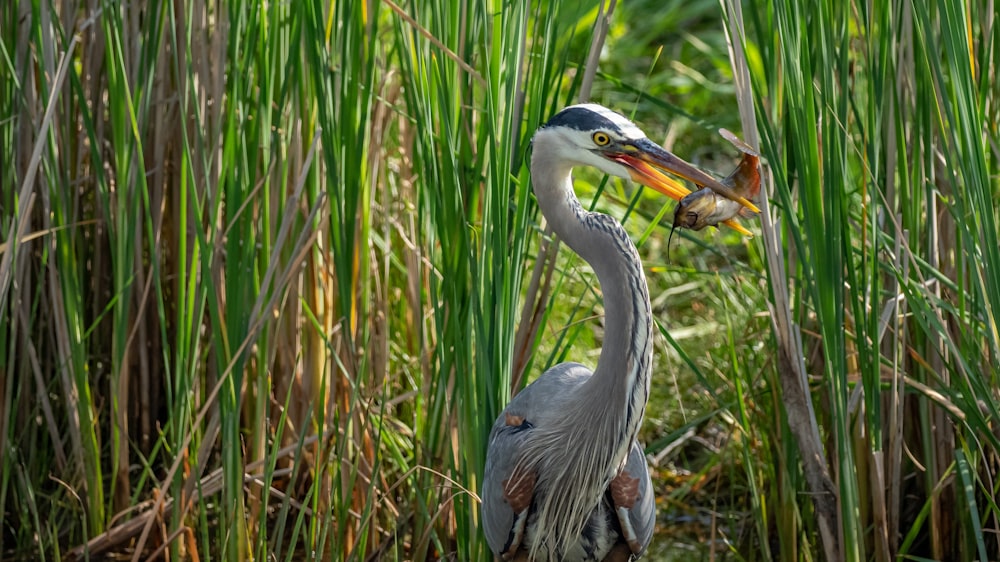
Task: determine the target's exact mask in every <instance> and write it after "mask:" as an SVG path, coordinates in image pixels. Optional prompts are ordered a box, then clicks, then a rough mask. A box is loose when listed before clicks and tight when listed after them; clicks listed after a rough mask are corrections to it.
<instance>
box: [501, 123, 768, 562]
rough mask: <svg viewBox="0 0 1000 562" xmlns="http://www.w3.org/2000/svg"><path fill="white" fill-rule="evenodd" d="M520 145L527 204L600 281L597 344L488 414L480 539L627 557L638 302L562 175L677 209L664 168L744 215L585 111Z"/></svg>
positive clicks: (526, 554) (570, 556) (637, 518)
mask: <svg viewBox="0 0 1000 562" xmlns="http://www.w3.org/2000/svg"><path fill="white" fill-rule="evenodd" d="M532 143H533V152H532V156H531V181H532V184H533V186H534V190H535V196H536V197H537V199H538V206H539V208H541V210H542V214H543V215H545V218H546V220H547V221H548V223H549V224H550V225H551V226H552V230H553V231H555V233H556V234H557V235H558V236H559V238H561V239H562V240H563V241H564V242H565V243H566V244H567V245H569V247H570V248H571V249H572V250H573V251H575V252H576V253H577V254H579V255H580V257H582V258H583V259H584V260H586V261H587V263H588V264H590V266H591V268H593V270H594V272H595V273H596V274H597V279H598V281H599V282H600V284H601V290H602V292H603V294H604V310H605V322H604V345H603V347H602V348H601V355H600V358H599V359H598V362H597V367H596V368H595V369H594V371H593V373H592V372H591V371H590V370H589V369H587V368H586V367H584V366H583V365H580V364H579V363H562V364H559V365H556V366H555V367H552V368H551V369H549V370H547V371H545V372H544V373H543V374H542V375H541V376H540V377H538V379H537V380H535V381H534V382H533V383H532V384H530V385H529V386H528V387H527V388H525V389H524V390H522V391H521V392H520V393H518V394H517V396H515V397H514V399H513V400H511V402H510V404H508V405H507V407H506V408H505V409H504V411H503V412H501V413H500V416H499V417H498V418H497V421H496V423H494V424H493V429H492V431H491V432H490V443H489V450H488V452H487V455H486V473H485V477H484V481H483V488H482V500H483V504H482V515H483V529H484V531H485V533H486V539H487V541H488V542H489V544H490V548H492V550H493V552H494V553H495V554H496V555H498V556H500V557H502V558H503V559H505V560H531V561H534V562H541V561H551V560H565V561H571V560H574V561H575V560H580V561H603V560H629V559H630V558H631V557H632V556H638V555H640V554H642V552H643V551H644V550H645V549H646V547H647V546H648V545H649V541H650V539H651V538H652V535H653V523H654V521H655V513H654V505H653V494H652V484H651V481H650V478H649V469H648V467H647V466H646V460H645V457H644V456H643V452H642V449H641V448H640V447H639V445H638V443H637V441H636V434H637V432H638V430H639V425H640V422H641V421H642V416H643V413H644V411H645V409H646V401H647V400H648V398H649V379H650V361H651V359H652V342H653V322H652V313H651V310H650V304H649V291H648V289H647V288H646V278H645V275H643V271H642V263H641V262H640V261H639V254H638V253H637V252H636V249H635V246H634V245H633V244H632V241H631V240H630V239H629V237H628V234H627V233H626V232H625V229H624V228H622V226H621V224H619V223H618V221H617V220H615V219H614V218H612V217H610V216H608V215H604V214H600V213H591V212H587V211H585V210H584V209H583V208H582V207H581V206H580V203H579V201H577V198H576V196H575V194H574V193H573V181H572V177H571V175H570V172H571V169H572V168H573V167H574V166H578V165H589V166H594V167H596V168H598V169H600V170H601V171H603V172H604V173H606V174H610V175H613V176H618V177H623V178H627V177H631V178H632V179H634V180H636V181H638V182H641V183H643V184H645V185H648V186H650V187H652V188H654V189H656V190H658V191H660V192H661V193H663V194H665V195H668V196H670V197H671V198H673V199H680V198H681V197H683V196H684V195H685V194H686V193H687V191H686V190H685V189H683V188H682V187H681V186H680V185H679V184H678V183H677V182H675V181H673V180H671V179H669V178H668V177H666V176H665V175H664V174H663V173H662V172H663V171H668V172H671V173H673V174H676V175H678V176H681V177H683V178H686V179H688V180H691V181H693V182H694V183H696V184H698V185H702V186H706V187H710V188H712V189H713V190H715V191H717V192H718V193H720V194H722V195H724V196H726V197H727V198H730V199H733V200H739V201H740V202H742V203H743V204H745V205H747V206H748V207H750V208H753V209H754V210H756V208H755V207H754V206H753V205H752V204H750V203H749V202H747V201H746V199H743V198H742V197H740V196H738V195H737V194H735V193H733V192H732V190H731V189H729V188H728V187H727V186H724V185H722V184H721V183H720V182H719V181H717V180H715V179H714V178H712V177H710V176H709V175H707V174H705V173H704V172H702V171H700V170H698V169H697V168H695V167H694V166H692V165H690V164H688V163H686V162H684V161H683V160H681V159H680V158H677V157H676V156H674V155H673V154H671V153H669V152H667V151H665V150H663V149H662V148H660V147H659V146H658V145H656V144H655V143H653V142H652V141H650V140H649V139H648V138H646V135H645V134H643V132H642V131H640V130H639V128H638V127H636V126H635V125H634V124H633V123H632V122H631V121H629V120H628V119H626V118H625V117H623V116H621V115H619V114H617V113H615V112H613V111H611V110H609V109H607V108H604V107H602V106H599V105H594V104H584V105H575V106H571V107H568V108H566V109H563V110H562V111H560V112H559V113H557V114H556V115H555V116H554V117H552V119H551V120H549V122H548V123H546V124H545V125H544V126H542V127H541V128H540V129H539V130H538V132H536V133H535V136H534V138H533V140H532Z"/></svg>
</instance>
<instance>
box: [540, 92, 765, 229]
mask: <svg viewBox="0 0 1000 562" xmlns="http://www.w3.org/2000/svg"><path fill="white" fill-rule="evenodd" d="M532 143H533V144H534V153H533V155H532V166H533V167H535V166H538V165H540V164H545V165H547V166H549V167H565V168H571V167H573V166H577V165H585V166H593V167H595V168H597V169H599V170H601V171H602V172H604V173H606V174H609V175H612V176H617V177H620V178H631V179H633V180H634V181H637V182H639V183H641V184H643V185H646V186H649V187H651V188H653V189H655V190H657V191H659V192H660V193H662V194H664V195H666V196H667V197H670V198H671V199H675V200H677V201H680V200H681V199H682V198H683V197H684V196H685V195H687V194H688V193H690V192H691V191H690V190H689V189H687V188H685V187H684V186H683V185H682V184H681V183H679V182H678V181H676V180H674V179H673V178H671V177H669V176H667V175H666V174H665V173H664V172H667V173H671V174H674V175H676V176H679V177H681V178H684V179H686V180H688V181H691V182H693V183H695V184H696V185H699V186H703V187H708V188H710V189H712V190H713V191H715V192H716V193H718V194H719V195H722V196H723V197H725V198H727V199H731V200H733V201H736V202H739V203H740V204H742V205H743V206H745V207H747V208H749V209H750V210H752V211H754V212H759V210H758V209H757V207H756V206H754V204H753V203H751V202H750V201H748V200H747V199H746V198H744V197H742V196H740V195H739V194H737V193H735V192H734V191H733V190H732V189H731V188H729V187H727V186H725V185H723V184H721V183H719V181H718V180H717V179H715V178H713V177H712V176H710V175H708V174H706V173H705V172H703V171H701V170H699V169H698V168H696V167H694V166H693V165H691V164H688V163H687V162H685V161H684V160H682V159H681V158H678V157H677V156H675V155H674V154H671V153H670V152H668V151H666V150H664V149H663V148H661V147H660V146H659V145H658V144H656V143H655V142H653V141H651V140H649V139H648V138H647V137H646V135H645V133H643V132H642V131H641V130H640V129H639V128H638V127H636V126H635V124H634V123H632V122H631V121H629V120H628V119H626V118H625V117H624V116H622V115H620V114H618V113H615V112H614V111H611V110H610V109H608V108H606V107H603V106H600V105H597V104H592V103H586V104H580V105H573V106H570V107H567V108H565V109H563V110H562V111H560V112H559V113H557V114H555V116H553V117H552V118H551V119H549V121H548V122H547V123H546V124H545V125H544V126H542V128H541V129H539V130H538V132H537V133H535V137H534V138H533V139H532ZM539 159H544V160H545V162H538V161H537V160H539Z"/></svg>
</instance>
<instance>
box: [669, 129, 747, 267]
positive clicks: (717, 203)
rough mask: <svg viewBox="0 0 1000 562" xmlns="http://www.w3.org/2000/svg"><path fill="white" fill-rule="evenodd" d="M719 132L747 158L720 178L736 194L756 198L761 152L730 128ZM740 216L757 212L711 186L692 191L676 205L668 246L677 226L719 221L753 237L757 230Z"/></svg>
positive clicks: (696, 227)
mask: <svg viewBox="0 0 1000 562" xmlns="http://www.w3.org/2000/svg"><path fill="white" fill-rule="evenodd" d="M719 134H720V135H722V137H723V138H724V139H726V140H728V141H729V142H731V143H732V144H733V146H735V147H736V148H737V149H738V150H739V151H740V152H742V153H743V158H742V159H741V160H740V163H739V165H738V166H737V167H736V169H735V170H733V172H732V173H731V174H729V175H728V176H726V178H725V179H722V180H720V183H721V184H722V185H725V186H726V187H728V188H730V189H732V190H733V192H734V193H735V194H736V195H739V196H741V197H743V198H745V199H748V200H753V199H754V198H756V197H757V195H758V194H759V193H760V153H758V152H757V151H756V150H754V149H753V148H752V147H751V146H750V145H748V144H747V143H745V142H743V141H742V140H740V139H739V138H737V137H736V135H734V134H733V133H732V132H730V131H728V130H726V129H719ZM737 216H739V217H742V218H752V217H754V216H756V213H754V212H753V211H752V210H751V209H749V208H747V207H746V206H744V205H743V204H742V203H740V202H738V201H734V200H732V199H727V198H726V197H724V196H722V195H719V194H718V193H716V192H715V191H712V189H711V188H708V187H703V188H702V189H699V190H698V191H694V192H691V193H688V194H687V195H685V196H684V197H683V198H682V199H681V200H680V202H678V203H677V207H676V208H675V209H674V225H673V226H672V227H671V228H670V237H669V238H667V248H669V247H670V240H671V239H672V238H673V236H674V230H675V229H677V228H687V229H689V230H694V231H698V230H701V229H703V228H705V227H706V226H714V227H718V226H719V223H722V224H725V225H726V226H728V227H730V228H732V229H733V230H736V231H737V232H739V233H741V234H743V235H744V236H748V237H750V238H753V233H752V232H750V231H749V230H747V229H746V228H744V227H743V225H741V224H740V223H738V222H737V221H736V217H737Z"/></svg>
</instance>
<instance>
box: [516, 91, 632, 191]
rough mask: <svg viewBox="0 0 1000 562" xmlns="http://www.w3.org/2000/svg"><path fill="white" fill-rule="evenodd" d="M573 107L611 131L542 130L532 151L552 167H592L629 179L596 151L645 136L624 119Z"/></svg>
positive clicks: (590, 107)
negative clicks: (603, 121)
mask: <svg viewBox="0 0 1000 562" xmlns="http://www.w3.org/2000/svg"><path fill="white" fill-rule="evenodd" d="M573 107H579V108H584V109H588V110H590V111H593V112H594V113H597V114H598V115H600V116H601V117H603V118H605V119H607V120H608V121H610V122H611V124H612V125H613V127H608V128H606V129H595V130H587V131H583V130H579V129H574V128H571V127H563V126H554V127H546V128H543V129H540V130H539V131H538V132H537V133H535V137H534V139H533V143H534V145H535V151H536V152H537V151H540V152H541V153H542V154H544V155H545V158H547V159H549V160H550V163H551V164H552V165H558V164H565V165H567V166H568V167H573V166H593V167H595V168H597V169H599V170H601V171H602V172H604V173H605V174H609V175H612V176H617V177H620V178H628V177H630V176H629V171H628V168H626V167H625V166H622V165H621V164H618V163H617V162H612V161H611V160H608V159H607V158H604V157H603V156H601V155H600V151H601V149H603V148H604V147H606V146H608V145H613V144H615V143H617V142H621V141H635V140H641V139H645V138H646V135H645V134H644V133H643V132H642V131H641V130H639V128H638V127H636V126H635V124H634V123H632V122H631V121H629V120H628V119H626V118H624V117H622V116H621V115H619V114H617V113H615V112H613V111H611V110H609V109H607V108H604V107H602V106H599V105H596V104H581V105H577V106H573Z"/></svg>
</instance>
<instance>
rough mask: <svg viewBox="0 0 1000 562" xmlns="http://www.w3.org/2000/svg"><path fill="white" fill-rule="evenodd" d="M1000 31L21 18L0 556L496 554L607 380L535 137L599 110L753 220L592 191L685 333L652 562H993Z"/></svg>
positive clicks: (82, 13) (916, 1)
mask: <svg viewBox="0 0 1000 562" xmlns="http://www.w3.org/2000/svg"><path fill="white" fill-rule="evenodd" d="M996 16H997V8H996V7H995V6H994V5H993V4H992V3H990V2H972V3H962V2H954V1H946V2H930V1H926V0H911V1H902V0H901V1H894V2H883V3H865V2H857V1H851V2H835V1H832V0H830V1H816V2H797V1H794V0H779V1H777V2H764V1H759V0H748V1H747V2H744V3H742V4H738V3H733V2H725V3H723V4H722V5H720V4H717V3H715V2H706V1H697V2H679V1H671V2H666V3H664V2H653V1H651V0H637V1H636V2H629V3H624V4H621V5H618V4H617V3H615V2H596V1H594V2H586V3H582V4H581V3H572V2H555V3H542V2H535V3H532V2H527V1H524V0H521V1H518V0H514V1H511V2H473V1H461V2H454V3H442V2H436V1H432V0H412V1H408V2H398V3H397V2H390V1H389V0H382V1H375V0H372V1H359V2H329V1H324V0H308V1H303V2H278V3H244V2H222V3H217V2H206V1H204V0H190V1H189V2H176V1H167V2H148V1H142V0H137V1H134V2H130V3H124V4H120V3H112V2H101V1H97V0H89V1H88V0H62V1H58V2H29V1H17V2H7V3H4V4H2V5H0V453H2V454H0V506H2V507H0V557H2V558H3V559H38V560H61V559H67V558H69V559H101V558H102V557H104V556H108V555H109V554H111V553H115V554H118V555H126V556H128V557H131V558H132V559H134V560H137V559H147V558H149V557H162V558H161V559H171V560H210V559H226V560H245V559H250V558H253V559H260V560H264V559H275V560H299V559H315V560H433V559H439V558H447V559H453V560H489V559H490V554H489V552H488V550H487V548H486V546H485V543H484V541H483V540H482V538H481V535H480V532H479V529H478V519H479V515H478V500H477V497H476V491H477V489H478V486H479V478H480V475H481V474H482V468H483V462H484V458H485V450H486V439H487V435H488V432H489V427H490V425H491V424H492V421H493V419H494V418H495V416H496V415H497V413H498V412H499V411H500V409H501V408H502V407H503V405H504V404H505V403H506V401H507V400H508V399H509V397H510V396H511V394H512V393H513V392H516V390H517V389H518V388H520V387H522V386H523V384H525V383H526V382H527V381H529V380H531V379H532V378H533V377H534V376H537V374H538V373H540V372H541V371H542V370H543V369H544V368H546V367H547V366H549V365H552V364H554V363H556V362H559V361H564V360H570V359H571V360H576V361H581V362H584V363H589V364H591V365H592V364H593V362H594V361H595V360H596V352H597V350H598V348H599V345H600V342H601V329H600V323H599V321H598V320H597V319H596V318H597V317H599V316H600V313H601V312H602V309H601V304H600V295H599V292H598V291H597V288H596V283H595V279H594V277H593V274H592V273H591V272H590V271H589V269H588V268H586V267H585V265H584V264H582V262H581V261H580V260H579V259H578V258H576V257H575V256H572V255H569V252H568V251H566V250H560V247H559V245H558V244H556V243H553V242H552V241H551V240H550V239H549V238H548V236H547V235H546V233H545V230H544V221H543V220H542V218H541V216H540V215H539V214H538V211H537V207H536V206H535V203H534V199H533V195H532V193H531V190H530V179H529V174H528V170H527V167H526V162H527V158H528V155H529V151H530V144H529V140H530V137H531V134H532V133H533V131H534V130H535V128H536V127H537V126H538V125H539V124H540V123H542V122H544V121H545V119H546V118H547V117H548V116H550V115H551V114H552V113H554V112H555V111H556V110H557V109H558V108H560V107H563V106H565V105H569V104H571V103H574V102H576V101H579V100H581V99H593V100H595V101H599V102H602V103H604V104H606V105H608V106H611V107H614V108H615V109H617V110H619V111H622V112H624V113H626V114H632V115H634V116H635V118H636V120H637V121H638V122H639V123H640V124H642V126H643V128H644V129H645V130H646V132H647V133H648V134H649V135H650V137H651V138H653V139H655V140H657V141H662V142H664V143H665V144H666V145H667V146H668V147H669V148H672V149H674V150H675V151H677V152H678V153H679V154H681V155H682V156H684V157H686V158H688V159H690V160H693V161H695V162H696V163H698V164H700V165H703V166H705V167H706V168H708V169H711V170H714V171H716V172H719V173H725V172H728V170H729V169H731V167H732V165H733V159H734V158H735V157H736V156H737V155H736V154H734V153H733V151H732V148H731V147H730V146H729V145H728V144H727V143H725V142H723V141H722V140H721V139H720V138H719V137H718V136H717V135H716V134H715V129H717V128H718V127H726V128H729V129H731V130H734V131H737V132H738V133H739V134H740V136H742V137H744V138H746V139H748V140H749V141H750V142H751V143H753V144H755V145H757V146H759V147H760V149H761V152H762V154H763V155H764V157H765V160H766V166H765V168H764V171H765V174H764V177H765V186H764V193H765V195H766V201H764V202H763V204H762V208H763V209H764V216H762V217H761V220H760V221H759V223H758V222H753V223H748V224H749V225H750V227H751V229H752V230H754V231H755V232H758V233H759V234H760V235H759V236H757V237H756V238H755V239H753V240H741V239H740V238H739V237H738V236H737V235H735V234H734V233H732V232H717V233H707V232H705V233H697V234H691V233H683V235H682V240H681V241H680V242H679V243H677V244H675V247H674V248H673V251H672V253H671V257H670V259H668V257H667V249H666V240H667V231H668V229H669V225H668V224H664V223H667V222H668V221H663V220H661V219H662V217H663V216H664V215H666V214H668V213H669V211H670V209H671V208H672V207H671V205H669V204H665V203H664V202H663V201H658V200H657V199H656V198H654V197H653V196H652V195H650V194H649V193H647V192H644V191H643V190H641V189H637V188H636V187H635V186H632V185H628V184H625V183H622V182H619V181H617V180H614V181H608V180H606V179H603V178H601V177H599V176H597V175H596V174H595V173H593V172H587V171H580V173H579V174H578V178H579V181H578V190H579V193H580V196H581V199H582V200H583V201H584V203H585V204H586V205H589V206H591V207H592V208H594V209H598V210H602V211H604V212H608V213H610V214H612V215H614V216H616V217H618V218H620V219H621V220H623V222H624V223H625V224H626V227H627V228H628V229H629V230H630V232H632V233H633V235H634V239H635V240H636V242H637V244H638V245H639V247H640V252H641V254H642V255H643V258H644V260H645V263H646V264H647V276H648V278H649V282H650V286H651V292H652V294H653V300H654V303H653V305H654V312H655V313H656V314H657V318H658V322H659V328H660V334H661V335H662V338H661V339H660V340H659V341H658V342H657V350H656V353H657V357H658V359H657V367H656V372H655V373H654V385H655V388H654V389H653V397H652V402H651V405H650V408H649V411H648V412H647V423H646V427H645V428H644V430H643V435H642V436H643V438H644V439H645V440H646V442H647V453H648V456H649V458H650V461H651V464H652V467H653V472H654V475H655V481H656V488H657V496H658V505H659V506H660V518H659V526H658V527H659V529H658V538H657V539H656V540H655V541H654V544H653V546H652V548H651V550H650V554H649V558H650V559H654V560H655V559H739V560H772V559H773V560H816V559H825V558H828V559H829V558H832V559H845V560H879V561H882V560H893V559H912V560H920V559H933V560H972V559H978V560H995V559H997V557H998V556H1000V513H998V507H997V503H996V499H995V498H996V496H997V487H998V485H1000V484H998V482H997V474H998V468H1000V458H998V452H1000V433H998V431H997V427H998V424H1000V399H998V391H1000V381H998V376H1000V367H998V365H1000V335H998V329H997V320H996V318H997V313H998V309H1000V244H998V240H997V238H998V229H997V221H998V219H1000V216H998V211H997V205H996V200H997V199H998V196H1000V180H998V170H1000V164H998V163H1000V140H998V138H1000V135H998V129H997V127H998V126H1000V91H998V89H997V86H996V84H997V76H996V68H997V66H998V65H997V60H996V59H997V55H996V52H997V48H998V47H1000V33H998V31H997V29H996V19H997V18H996Z"/></svg>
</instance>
